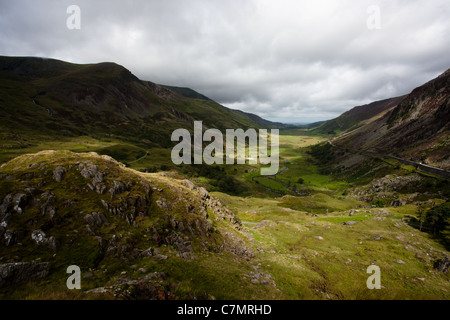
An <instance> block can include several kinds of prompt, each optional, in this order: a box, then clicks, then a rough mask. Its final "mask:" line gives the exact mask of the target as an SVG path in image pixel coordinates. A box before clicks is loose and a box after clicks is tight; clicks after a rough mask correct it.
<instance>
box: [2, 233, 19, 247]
mask: <svg viewBox="0 0 450 320" xmlns="http://www.w3.org/2000/svg"><path fill="white" fill-rule="evenodd" d="M4 238H5V241H6V246H8V247H9V246H12V245H13V244H15V243H16V238H17V237H16V232H15V231H13V230H6V231H5V234H4Z"/></svg>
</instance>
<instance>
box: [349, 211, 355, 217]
mask: <svg viewBox="0 0 450 320" xmlns="http://www.w3.org/2000/svg"><path fill="white" fill-rule="evenodd" d="M354 214H355V209H352V210H350V212H349V214H348V215H349V216H350V217H351V216H353V215H354Z"/></svg>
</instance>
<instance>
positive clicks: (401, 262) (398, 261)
mask: <svg viewBox="0 0 450 320" xmlns="http://www.w3.org/2000/svg"><path fill="white" fill-rule="evenodd" d="M395 262H396V263H398V264H405V263H406V262H405V261H403V260H400V259H398V260H395Z"/></svg>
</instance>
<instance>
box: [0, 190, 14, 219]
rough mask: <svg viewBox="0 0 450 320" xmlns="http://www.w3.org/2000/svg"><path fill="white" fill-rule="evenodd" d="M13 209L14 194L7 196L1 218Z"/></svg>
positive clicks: (4, 199) (0, 207)
mask: <svg viewBox="0 0 450 320" xmlns="http://www.w3.org/2000/svg"><path fill="white" fill-rule="evenodd" d="M12 207H13V202H12V194H7V195H6V196H5V197H4V198H3V201H2V204H1V205H0V218H2V216H3V215H5V214H6V213H7V212H8V211H9V210H10V209H11V208H12Z"/></svg>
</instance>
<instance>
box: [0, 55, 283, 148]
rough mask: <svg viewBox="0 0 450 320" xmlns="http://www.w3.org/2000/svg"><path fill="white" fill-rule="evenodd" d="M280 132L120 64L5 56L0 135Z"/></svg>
mask: <svg viewBox="0 0 450 320" xmlns="http://www.w3.org/2000/svg"><path fill="white" fill-rule="evenodd" d="M194 120H201V121H203V125H204V126H205V127H211V128H218V129H226V128H244V129H246V128H261V127H262V126H264V127H265V128H274V127H276V126H277V125H281V124H275V123H272V122H270V121H266V120H263V119H261V118H260V117H258V116H256V115H252V114H249V113H245V112H240V111H236V110H231V109H229V108H226V107H224V106H222V105H220V104H218V103H216V102H214V101H212V100H211V99H209V98H207V97H205V96H204V95H202V94H200V93H197V92H195V91H194V90H192V89H189V88H178V87H171V86H162V85H158V84H155V83H153V82H150V81H142V80H140V79H138V78H137V77H136V76H134V75H133V74H132V73H131V72H130V71H129V70H127V69H125V68H124V67H122V66H120V65H117V64H115V63H110V62H105V63H98V64H73V63H67V62H64V61H59V60H54V59H45V58H36V57H5V56H0V135H1V134H3V136H14V135H17V134H18V135H20V136H21V137H22V138H23V139H27V138H29V137H32V138H35V137H36V136H40V137H50V138H51V139H53V138H55V137H58V136H79V135H87V136H92V135H97V136H100V137H102V136H103V137H104V136H114V137H121V138H123V139H128V140H136V141H140V140H142V139H146V140H149V141H151V143H153V144H155V145H160V146H162V147H167V146H170V145H171V142H170V134H171V132H172V131H173V130H174V129H176V128H188V129H189V128H192V124H193V121H194Z"/></svg>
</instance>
